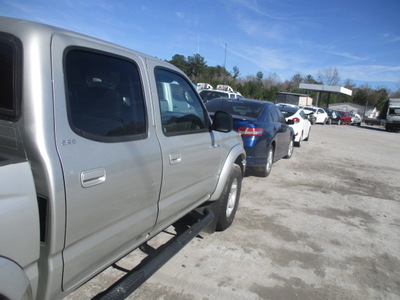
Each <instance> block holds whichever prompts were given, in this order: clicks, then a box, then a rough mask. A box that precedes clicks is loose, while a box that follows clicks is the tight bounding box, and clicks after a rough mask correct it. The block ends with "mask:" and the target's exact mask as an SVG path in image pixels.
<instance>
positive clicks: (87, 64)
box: [65, 50, 147, 142]
mask: <svg viewBox="0 0 400 300" xmlns="http://www.w3.org/2000/svg"><path fill="white" fill-rule="evenodd" d="M65 70H66V98H67V107H68V118H69V122H70V125H71V128H72V129H73V130H74V131H75V132H76V133H77V134H79V135H81V136H83V137H86V138H88V139H93V140H97V141H101V142H118V141H125V140H132V139H141V138H145V137H146V132H147V127H146V124H147V121H146V114H145V106H144V99H143V92H142V86H141V81H140V76H139V72H138V68H137V66H136V65H135V64H134V63H133V62H131V61H128V60H123V59H121V58H116V57H112V56H107V55H103V54H99V53H93V52H89V51H86V50H71V51H68V52H67V54H66V58H65Z"/></svg>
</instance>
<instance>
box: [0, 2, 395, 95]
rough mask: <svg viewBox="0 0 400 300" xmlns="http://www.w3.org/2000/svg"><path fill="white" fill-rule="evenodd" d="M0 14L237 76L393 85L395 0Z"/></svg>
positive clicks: (56, 6) (30, 5)
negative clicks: (330, 73)
mask: <svg viewBox="0 0 400 300" xmlns="http://www.w3.org/2000/svg"><path fill="white" fill-rule="evenodd" d="M0 15H2V16H9V17H16V18H22V19H28V20H33V21H37V22H41V23H46V24H51V25H55V26H58V27H62V28H67V29H70V30H73V31H77V32H80V33H84V34H88V35H91V36H95V37H97V38H100V39H103V40H107V41H110V42H113V43H117V44H120V45H122V46H125V47H128V48H131V49H134V50H137V51H140V52H144V53H146V54H150V55H152V56H156V57H158V58H161V59H166V60H170V59H171V58H172V56H173V55H175V54H182V55H184V56H186V57H188V56H192V55H194V54H196V53H199V54H200V55H201V56H203V57H204V58H205V61H206V62H207V65H209V66H216V65H221V66H222V65H224V63H225V62H226V69H227V70H228V71H232V69H233V67H234V66H237V67H238V68H239V70H240V76H241V77H245V76H247V75H256V73H257V72H258V71H261V72H263V74H264V78H266V77H267V76H269V75H270V74H273V73H275V74H277V75H278V76H279V79H280V80H281V81H284V80H286V79H290V78H291V77H292V76H293V75H295V74H297V73H300V74H301V75H302V76H305V75H308V74H310V75H312V76H313V77H314V78H317V77H318V72H319V71H323V70H327V69H329V68H337V70H338V71H339V76H340V78H341V79H342V83H343V81H344V80H346V79H351V80H352V81H353V82H354V83H356V84H357V85H358V86H360V85H365V84H368V85H369V86H370V87H372V88H381V87H384V88H388V89H390V90H391V91H396V90H400V17H399V16H400V1H399V0H367V1H366V0H336V1H331V0H303V1H298V0H259V1H257V0H213V1H209V0H197V1H194V0H192V1H189V0H182V1H178V0H176V1H173V0H170V1H168V0H157V1H151V0H148V1H134V0H113V1H110V0H79V1H73V0H31V1H24V0H0ZM225 49H226V60H225Z"/></svg>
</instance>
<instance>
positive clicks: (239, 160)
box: [210, 145, 246, 201]
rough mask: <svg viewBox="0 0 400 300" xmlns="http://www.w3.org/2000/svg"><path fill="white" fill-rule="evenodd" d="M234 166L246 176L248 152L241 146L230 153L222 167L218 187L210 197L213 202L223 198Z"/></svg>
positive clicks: (237, 146)
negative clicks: (223, 192)
mask: <svg viewBox="0 0 400 300" xmlns="http://www.w3.org/2000/svg"><path fill="white" fill-rule="evenodd" d="M233 164H237V165H239V166H240V169H241V170H242V174H244V172H245V169H246V152H245V151H244V149H243V147H242V146H241V145H236V146H235V147H233V148H232V150H231V151H230V152H229V155H228V157H227V158H226V160H225V163H224V166H223V167H222V170H221V174H220V175H219V179H218V183H217V187H216V188H215V190H214V192H213V193H212V194H211V196H210V200H211V201H215V200H218V199H219V197H220V196H221V193H222V191H223V189H224V187H225V183H226V181H227V180H228V177H229V173H230V171H231V169H232V166H233Z"/></svg>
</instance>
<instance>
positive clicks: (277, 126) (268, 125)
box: [205, 98, 310, 177]
mask: <svg viewBox="0 0 400 300" xmlns="http://www.w3.org/2000/svg"><path fill="white" fill-rule="evenodd" d="M205 105H206V107H207V109H208V111H209V114H210V116H211V118H213V116H214V114H215V113H216V112H218V111H225V112H228V113H230V114H231V115H232V117H233V128H234V130H236V131H237V132H238V133H239V135H241V137H242V139H243V144H244V148H245V150H246V155H247V157H246V161H247V169H248V170H252V171H254V172H255V174H256V175H259V176H261V177H267V176H268V175H269V174H270V172H271V169H272V165H273V163H274V162H276V161H278V160H280V159H281V158H286V159H289V158H291V157H292V154H293V146H294V142H295V131H294V129H293V127H294V126H295V125H296V124H295V120H293V119H291V118H290V117H288V118H286V119H285V116H284V115H283V114H282V112H281V111H280V110H279V108H278V107H277V106H276V105H275V104H274V103H272V102H267V101H259V100H250V99H232V98H215V99H211V100H208V101H207V102H206V103H205ZM301 118H302V117H301ZM307 122H309V121H308V120H307ZM309 132H310V131H309V130H308V131H307V133H305V134H303V137H305V138H307V139H308V136H309Z"/></svg>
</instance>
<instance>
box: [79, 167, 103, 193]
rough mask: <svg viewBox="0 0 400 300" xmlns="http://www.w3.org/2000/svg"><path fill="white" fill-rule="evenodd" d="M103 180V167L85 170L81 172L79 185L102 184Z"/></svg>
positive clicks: (86, 186)
mask: <svg viewBox="0 0 400 300" xmlns="http://www.w3.org/2000/svg"><path fill="white" fill-rule="evenodd" d="M105 181H106V170H104V169H95V170H87V171H83V172H82V173H81V185H82V186H83V187H84V188H88V187H91V186H94V185H98V184H102V183H104V182H105Z"/></svg>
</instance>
